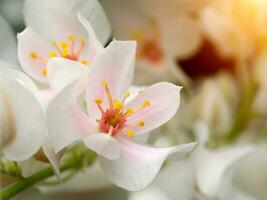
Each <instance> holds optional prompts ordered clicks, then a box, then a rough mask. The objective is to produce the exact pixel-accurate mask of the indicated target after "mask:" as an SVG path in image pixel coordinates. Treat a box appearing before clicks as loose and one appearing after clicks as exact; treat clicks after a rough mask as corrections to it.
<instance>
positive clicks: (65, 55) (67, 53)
mask: <svg viewBox="0 0 267 200" xmlns="http://www.w3.org/2000/svg"><path fill="white" fill-rule="evenodd" d="M61 55H62V57H67V56H68V55H69V50H68V48H64V49H63V52H62V54H61Z"/></svg>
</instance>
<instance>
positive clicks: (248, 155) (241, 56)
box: [0, 0, 267, 200]
mask: <svg viewBox="0 0 267 200" xmlns="http://www.w3.org/2000/svg"><path fill="white" fill-rule="evenodd" d="M66 2H67V1H66ZM23 3H24V1H23V0H0V14H1V15H2V16H3V17H4V18H5V19H6V20H7V21H8V22H9V23H10V25H11V26H12V29H13V30H14V35H15V34H16V33H18V32H21V31H22V30H23V29H24V28H25V25H24V21H23V11H22V8H23ZM100 3H101V5H102V6H103V9H104V10H105V12H106V15H107V17H108V19H109V22H110V25H111V28H112V36H111V37H110V39H112V38H115V39H120V40H136V41H137V42H138V46H137V60H136V72H135V73H136V77H135V80H134V84H136V85H141V86H146V85H149V84H152V83H155V82H158V81H171V82H173V83H176V84H179V85H182V86H183V91H182V97H181V98H182V99H181V107H180V110H179V112H178V113H177V115H176V116H175V117H174V118H173V119H172V120H171V121H170V122H169V123H167V124H166V125H164V126H162V127H161V128H160V129H158V130H156V131H154V132H153V133H152V134H151V137H150V138H149V142H150V143H151V144H154V145H156V146H168V145H174V144H177V143H178V144H179V143H181V144H182V143H187V142H191V141H198V142H199V145H198V147H197V149H196V151H194V152H193V153H192V154H191V155H190V156H189V157H188V158H185V159H184V160H183V161H181V162H179V163H166V164H165V165H164V166H163V169H162V171H161V172H160V174H159V175H158V177H157V178H156V180H155V181H154V182H153V184H151V185H150V186H149V187H148V188H146V189H145V190H144V191H141V192H126V191H124V190H122V189H119V188H114V186H112V185H111V184H110V183H109V181H108V180H106V178H105V177H104V176H103V174H101V172H99V170H98V168H99V166H98V167H97V166H96V171H94V170H93V171H90V172H89V173H90V176H89V175H88V177H89V178H88V179H87V176H86V175H84V174H80V175H78V176H77V177H75V178H74V180H72V181H71V182H69V183H66V184H63V186H60V187H58V188H56V189H55V190H53V191H51V190H50V189H49V188H46V187H41V188H40V187H39V188H38V189H31V190H29V191H28V193H27V194H21V195H19V196H17V197H16V198H15V199H20V200H21V199H29V198H33V199H40V200H45V199H73V198H75V199H77V200H78V199H129V200H139V199H140V200H152V199H153V200H172V199H173V200H174V199H175V200H176V199H179V200H194V199H207V200H209V199H210V200H217V199H218V200H229V199H233V200H235V199H237V200H266V199H267V191H266V188H265V187H264V186H266V185H267V160H266V159H267V157H266V155H267V154H266V153H267V150H266V146H265V145H266V139H267V81H266V80H267V78H266V77H267V49H266V47H267V12H266V11H267V0H100ZM0 30H1V27H0ZM1 32H3V30H1ZM10 34H11V33H10ZM0 35H1V33H0ZM0 38H1V37H0ZM162 133H164V134H162ZM92 177H93V178H94V180H93V182H94V181H95V180H96V182H97V183H95V185H94V184H91V185H90V184H89V185H90V189H87V187H83V186H80V184H81V185H83V184H85V185H86V184H88V182H92V180H90V178H92ZM98 181H99V182H98ZM75 185H76V187H74V186H75ZM92 185H93V187H91V186H92ZM73 188H75V190H74V189H73ZM77 188H78V189H77ZM92 188H93V189H92ZM72 189H73V191H72ZM76 189H77V190H76ZM40 191H41V192H42V193H44V194H46V195H44V196H43V195H42V196H41V195H40ZM77 191H79V192H77ZM66 194H68V195H67V196H66Z"/></svg>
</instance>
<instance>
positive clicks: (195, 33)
mask: <svg viewBox="0 0 267 200" xmlns="http://www.w3.org/2000/svg"><path fill="white" fill-rule="evenodd" d="M159 27H160V29H161V33H162V35H161V43H162V45H163V48H164V50H165V52H166V53H167V54H168V55H169V56H171V57H172V58H174V59H175V58H177V57H178V58H189V57H190V56H193V55H194V54H195V53H196V52H197V51H198V50H199V48H200V47H201V42H202V35H201V30H200V27H199V25H198V23H197V21H195V20H193V19H191V18H190V17H189V16H187V17H186V16H185V17H181V16H180V17H179V16H176V17H174V16H172V17H171V18H166V19H164V20H161V23H160V26H159Z"/></svg>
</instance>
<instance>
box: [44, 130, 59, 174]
mask: <svg viewBox="0 0 267 200" xmlns="http://www.w3.org/2000/svg"><path fill="white" fill-rule="evenodd" d="M42 148H43V151H44V154H45V156H46V157H47V159H48V160H49V162H50V164H51V165H52V167H53V169H54V172H55V174H56V175H57V176H58V177H59V174H60V172H59V159H60V156H59V155H57V154H56V153H55V150H54V148H53V146H52V142H51V140H50V138H49V137H48V135H46V137H45V138H44V141H43V144H42Z"/></svg>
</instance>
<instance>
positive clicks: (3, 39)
mask: <svg viewBox="0 0 267 200" xmlns="http://www.w3.org/2000/svg"><path fill="white" fill-rule="evenodd" d="M0 27H1V31H0V44H1V49H0V59H3V60H5V61H9V62H12V63H17V51H16V48H17V45H16V37H15V33H14V31H13V30H12V28H11V26H10V25H9V24H8V22H7V21H6V20H5V19H4V18H3V17H2V16H1V15H0Z"/></svg>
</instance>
